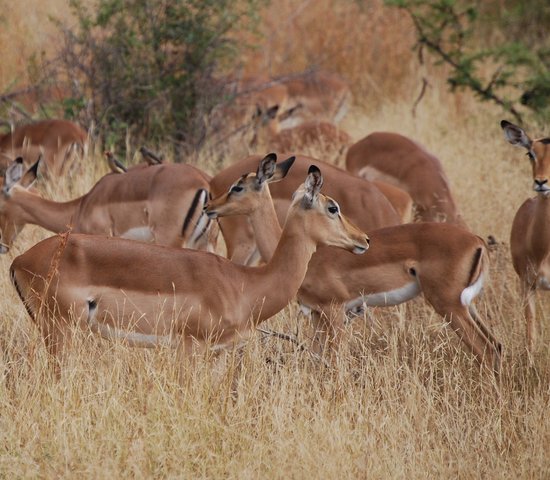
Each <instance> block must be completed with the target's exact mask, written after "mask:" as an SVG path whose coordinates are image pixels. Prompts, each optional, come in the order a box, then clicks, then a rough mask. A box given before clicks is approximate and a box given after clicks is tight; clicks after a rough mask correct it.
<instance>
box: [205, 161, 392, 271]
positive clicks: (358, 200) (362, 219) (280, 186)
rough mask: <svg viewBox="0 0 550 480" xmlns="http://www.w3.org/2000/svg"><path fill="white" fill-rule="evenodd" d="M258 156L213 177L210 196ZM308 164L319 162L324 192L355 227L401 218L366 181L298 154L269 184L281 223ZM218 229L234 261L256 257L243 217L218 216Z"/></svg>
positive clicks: (252, 165)
mask: <svg viewBox="0 0 550 480" xmlns="http://www.w3.org/2000/svg"><path fill="white" fill-rule="evenodd" d="M260 160H261V156H259V155H252V156H249V157H247V158H245V159H244V160H241V161H239V162H237V163H234V164H232V165H230V166H229V167H227V168H226V169H224V170H223V171H221V172H220V173H218V174H217V175H216V176H214V177H213V178H212V180H211V182H210V190H211V192H212V196H213V197H216V196H219V195H221V194H223V193H224V192H226V191H227V189H228V188H229V187H230V186H231V184H232V183H233V182H234V181H235V179H236V178H239V177H240V176H241V175H243V174H246V173H249V172H252V171H255V170H256V168H257V166H258V162H259V161H260ZM311 163H315V164H316V165H319V167H320V168H321V169H322V171H323V176H324V178H325V187H324V188H325V191H326V192H327V194H328V195H330V196H331V197H333V198H334V199H336V201H338V202H339V203H340V205H341V206H342V208H343V209H344V211H345V212H346V215H347V216H348V217H349V218H350V219H351V220H352V221H353V222H355V223H356V224H357V225H358V226H359V228H361V229H362V230H364V231H369V230H371V229H374V228H380V227H384V226H388V225H395V224H398V223H401V218H400V217H399V215H398V214H397V213H396V211H395V209H394V208H393V207H392V205H391V203H390V202H389V200H388V199H387V198H386V197H385V196H384V195H383V194H382V193H381V192H380V190H379V189H378V188H377V187H376V186H374V185H373V184H372V183H370V182H366V181H364V180H362V179H360V178H356V177H354V176H353V175H350V174H349V173H347V172H346V171H344V170H342V169H340V168H338V167H335V166H334V165H330V164H328V163H325V162H321V161H318V160H314V159H312V158H309V157H306V156H303V155H298V156H296V160H295V162H294V165H293V167H292V170H290V172H289V173H288V175H287V176H286V177H285V178H284V179H283V180H282V181H280V182H278V183H273V184H271V185H270V190H271V195H272V197H273V200H274V201H275V206H276V209H277V214H278V216H279V220H280V222H281V223H282V221H284V218H285V216H286V212H287V210H288V206H289V204H290V200H289V199H290V197H291V195H292V192H293V191H294V190H295V189H296V188H297V187H298V186H299V184H300V182H301V180H300V179H303V178H304V176H305V175H306V172H307V169H308V167H309V165H310V164H311ZM220 229H221V231H222V234H223V237H224V240H225V242H226V245H227V256H228V258H231V259H232V260H233V261H235V262H237V263H243V264H249V263H253V262H254V260H255V259H257V250H256V245H255V241H254V233H253V231H252V229H251V227H250V225H249V223H248V221H247V219H246V218H244V217H231V218H222V219H220Z"/></svg>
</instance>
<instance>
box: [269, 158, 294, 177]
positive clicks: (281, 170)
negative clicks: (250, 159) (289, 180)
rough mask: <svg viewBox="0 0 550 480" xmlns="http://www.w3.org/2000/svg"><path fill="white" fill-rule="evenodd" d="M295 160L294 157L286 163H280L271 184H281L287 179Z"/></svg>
mask: <svg viewBox="0 0 550 480" xmlns="http://www.w3.org/2000/svg"><path fill="white" fill-rule="evenodd" d="M295 160H296V157H295V156H292V157H289V158H287V159H286V160H285V161H284V162H281V163H278V164H277V166H276V168H275V173H274V174H273V177H271V180H269V183H273V182H279V181H280V180H282V179H283V178H285V177H286V174H287V173H288V172H289V170H290V168H291V167H292V165H293V164H294V161H295Z"/></svg>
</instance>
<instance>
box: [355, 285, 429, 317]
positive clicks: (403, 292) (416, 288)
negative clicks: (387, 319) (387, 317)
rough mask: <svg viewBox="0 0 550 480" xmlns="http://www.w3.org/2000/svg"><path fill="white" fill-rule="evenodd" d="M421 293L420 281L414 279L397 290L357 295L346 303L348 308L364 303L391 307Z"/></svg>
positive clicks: (369, 305)
mask: <svg viewBox="0 0 550 480" xmlns="http://www.w3.org/2000/svg"><path fill="white" fill-rule="evenodd" d="M419 293H420V285H419V283H418V282H416V281H414V282H410V283H407V284H406V285H405V286H403V287H401V288H396V289H395V290H388V291H386V292H377V293H369V294H366V295H362V296H360V297H357V298H355V299H353V300H350V301H349V302H348V303H347V304H346V310H352V309H356V308H358V307H359V306H360V305H362V304H364V305H366V306H368V307H390V306H392V305H399V304H400V303H403V302H407V301H409V300H411V299H413V298H414V297H416V296H417V295H418V294H419Z"/></svg>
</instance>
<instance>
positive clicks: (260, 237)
mask: <svg viewBox="0 0 550 480" xmlns="http://www.w3.org/2000/svg"><path fill="white" fill-rule="evenodd" d="M275 158H276V156H275V155H273V154H272V155H271V156H268V157H266V158H264V159H263V161H262V162H261V163H260V167H259V168H258V172H257V174H256V175H254V174H249V175H244V176H242V177H241V178H240V179H239V180H238V181H237V182H236V183H234V184H233V185H232V186H231V187H230V188H229V190H228V192H227V193H225V194H223V195H221V196H220V197H217V198H215V199H214V200H211V201H210V202H209V203H208V206H207V208H206V211H207V213H208V215H209V216H210V217H212V218H215V217H223V216H231V215H247V216H248V218H249V219H250V222H251V224H252V228H253V229H254V233H255V235H256V241H257V243H258V248H259V249H260V252H261V254H262V256H263V257H264V259H265V260H269V259H270V258H272V256H273V254H274V251H275V245H276V243H277V239H278V237H279V235H280V233H281V227H280V225H279V223H278V220H277V214H276V212H275V209H274V206H273V202H272V200H271V196H270V194H269V190H270V189H268V188H267V187H266V186H265V185H266V184H267V183H269V182H270V181H271V182H273V181H278V180H280V179H281V177H282V176H284V175H282V174H283V173H284V172H285V171H286V169H287V168H288V166H287V162H288V160H287V162H283V163H282V165H281V166H282V168H281V172H279V173H278V174H275V169H274V168H273V167H272V166H270V164H271V163H272V164H274V163H275ZM266 171H269V172H274V173H273V174H272V175H271V176H269V175H268V174H266V173H265V172H266ZM266 177H267V180H266V179H265V178H266ZM258 178H261V179H262V181H261V182H260V181H259V180H258ZM335 211H338V206H337V205H336V206H335ZM369 237H370V245H371V247H370V250H369V253H368V254H367V255H364V256H362V257H360V258H356V257H354V256H352V255H349V254H348V253H346V252H343V251H338V250H335V249H331V248H321V249H319V250H318V251H317V252H316V253H315V255H313V257H312V258H311V261H310V262H309V266H308V270H307V274H306V276H305V279H304V281H303V283H302V286H301V287H300V290H299V291H298V300H299V301H300V302H301V303H302V304H303V305H305V306H306V307H308V308H310V309H311V310H312V311H313V320H314V323H315V324H316V328H317V334H318V335H319V334H320V335H321V338H322V337H323V336H324V338H322V340H321V345H322V344H323V343H324V342H325V341H327V339H328V340H329V341H335V342H336V343H337V340H338V331H339V329H340V327H341V325H342V324H343V321H344V312H345V311H346V310H355V309H357V308H358V307H362V306H363V305H367V306H390V305H398V304H400V303H403V302H406V301H408V300H411V299H412V298H415V297H416V296H418V295H419V294H420V293H423V294H424V298H425V299H426V301H427V302H428V303H430V304H431V305H432V306H433V307H434V309H435V310H436V311H437V313H439V314H440V315H441V316H443V317H445V318H446V320H447V321H449V322H450V326H451V328H452V329H453V330H454V331H455V332H456V333H457V334H458V336H459V337H460V338H461V339H462V341H463V342H464V343H465V345H466V346H467V347H468V348H469V349H470V350H471V351H472V352H473V354H474V355H475V356H476V358H477V359H478V360H479V361H480V362H481V361H482V360H485V361H486V362H487V364H488V366H489V367H490V368H492V369H493V370H494V371H495V372H496V373H498V372H499V369H500V356H501V345H500V343H499V342H498V341H497V340H496V339H495V337H494V336H493V335H492V334H491V332H490V331H489V329H488V328H487V327H486V326H485V325H484V323H483V322H482V320H481V319H480V318H479V316H478V315H477V313H476V311H475V309H474V308H473V306H472V305H471V303H472V301H473V299H474V298H475V297H476V296H477V295H478V294H479V292H480V291H481V289H482V287H483V283H484V281H485V279H486V276H487V249H486V247H485V244H484V242H483V240H481V239H480V238H479V237H477V236H475V235H472V234H471V233H469V232H467V231H466V230H464V229H462V228H459V227H456V226H454V225H450V224H440V223H418V224H407V225H398V226H394V227H387V228H383V229H380V230H374V231H371V232H369Z"/></svg>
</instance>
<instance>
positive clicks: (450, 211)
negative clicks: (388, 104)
mask: <svg viewBox="0 0 550 480" xmlns="http://www.w3.org/2000/svg"><path fill="white" fill-rule="evenodd" d="M346 168H347V170H348V171H350V172H351V173H353V174H354V175H361V176H362V177H364V178H367V179H368V180H375V179H378V180H382V181H385V182H389V183H392V184H393V185H395V186H397V187H399V188H401V189H404V190H406V191H407V192H408V193H409V195H410V196H411V197H412V199H413V201H414V203H415V205H416V215H417V219H418V220H420V221H424V222H447V223H454V224H456V225H459V226H462V227H464V228H467V227H466V224H465V223H464V220H463V219H462V216H461V215H460V213H459V211H458V209H457V207H456V203H455V201H454V199H453V196H452V194H451V189H450V186H449V181H448V179H447V175H446V174H445V172H444V171H443V166H442V165H441V162H440V161H439V160H438V159H437V157H435V156H434V155H432V154H431V153H429V152H428V151H426V150H425V149H424V148H423V147H422V146H420V145H418V144H417V143H415V142H413V141H412V140H410V139H409V138H407V137H405V136H403V135H399V134H397V133H391V132H374V133H371V134H370V135H368V136H366V137H365V138H363V139H362V140H359V141H358V142H356V143H355V144H353V145H352V146H351V147H350V148H349V149H348V152H347V155H346Z"/></svg>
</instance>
